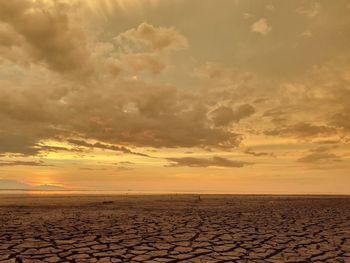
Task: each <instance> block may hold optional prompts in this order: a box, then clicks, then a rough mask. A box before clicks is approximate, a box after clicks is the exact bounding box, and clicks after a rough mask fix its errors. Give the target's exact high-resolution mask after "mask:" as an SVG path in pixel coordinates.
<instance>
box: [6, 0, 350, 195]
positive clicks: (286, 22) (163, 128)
mask: <svg viewBox="0 0 350 263" xmlns="http://www.w3.org/2000/svg"><path fill="white" fill-rule="evenodd" d="M9 185H11V186H13V187H16V186H17V187H18V188H23V187H24V186H26V187H27V186H33V187H37V186H39V185H54V186H57V187H65V188H68V189H90V190H92V189H97V190H128V189H131V190H136V191H193V192H195V191H207V192H213V191H219V192H231V193H347V194H349V193H350V188H349V187H348V186H349V185H350V2H349V1H347V0H338V1H326V0H325V1H312V0H305V1H299V0H296V1H271V0H254V1H253V0H245V1H243V0H241V1H240V0H220V1H214V0H191V1H186V0H177V1H170V0H169V1H167V0H62V1H61V0H11V1H7V0H0V188H1V186H2V188H6V187H9Z"/></svg>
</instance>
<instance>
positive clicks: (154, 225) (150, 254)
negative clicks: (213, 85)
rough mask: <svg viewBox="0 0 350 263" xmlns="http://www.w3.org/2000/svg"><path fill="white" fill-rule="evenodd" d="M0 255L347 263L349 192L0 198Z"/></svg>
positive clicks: (3, 258)
mask: <svg viewBox="0 0 350 263" xmlns="http://www.w3.org/2000/svg"><path fill="white" fill-rule="evenodd" d="M0 262H350V198H349V197H316V196H314V197H311V196H308V197H300V196H299V197H295V196H294V197H292V196H290V197H288V196H279V197H278V196H260V197H259V196H202V198H201V200H199V199H198V198H197V197H195V196H192V195H187V196H186V195H182V196H176V195H173V196H109V197H108V196H104V197H103V196H90V197H89V196H71V197H69V196H65V197H62V196H56V197H50V196H46V197H42V196H41V197H33V196H29V197H26V196H9V195H6V196H5V195H0Z"/></svg>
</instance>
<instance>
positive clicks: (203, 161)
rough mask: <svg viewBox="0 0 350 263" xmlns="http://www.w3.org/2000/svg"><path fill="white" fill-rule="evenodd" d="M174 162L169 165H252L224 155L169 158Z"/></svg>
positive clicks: (239, 166)
mask: <svg viewBox="0 0 350 263" xmlns="http://www.w3.org/2000/svg"><path fill="white" fill-rule="evenodd" d="M167 160H169V161H171V162H172V163H171V164H170V165H168V167H179V166H188V167H227V168H241V167H244V166H247V165H251V164H252V163H250V162H244V161H236V160H230V159H227V158H224V157H219V156H213V157H212V158H210V159H208V158H195V157H182V158H167Z"/></svg>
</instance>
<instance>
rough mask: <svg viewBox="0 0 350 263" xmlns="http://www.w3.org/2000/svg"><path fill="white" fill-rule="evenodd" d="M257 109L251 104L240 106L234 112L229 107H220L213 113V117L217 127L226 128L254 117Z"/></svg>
mask: <svg viewBox="0 0 350 263" xmlns="http://www.w3.org/2000/svg"><path fill="white" fill-rule="evenodd" d="M254 112H255V109H254V107H253V106H251V105H250V104H243V105H240V106H239V107H238V108H237V109H235V110H233V109H232V108H231V107H228V106H220V107H219V108H217V109H215V110H214V111H212V112H211V114H210V115H211V117H212V120H213V122H214V124H215V125H216V126H226V125H228V124H230V123H232V122H236V123H237V122H239V121H240V120H242V119H244V118H247V117H249V116H251V115H253V114H254Z"/></svg>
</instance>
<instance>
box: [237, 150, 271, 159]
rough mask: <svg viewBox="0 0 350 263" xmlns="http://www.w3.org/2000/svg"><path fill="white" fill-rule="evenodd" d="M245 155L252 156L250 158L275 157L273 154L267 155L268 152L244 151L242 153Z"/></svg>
mask: <svg viewBox="0 0 350 263" xmlns="http://www.w3.org/2000/svg"><path fill="white" fill-rule="evenodd" d="M243 152H244V153H246V154H249V155H252V156H256V157H260V156H272V157H275V155H274V154H273V153H268V152H255V151H253V150H251V149H246V150H244V151H243Z"/></svg>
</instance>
